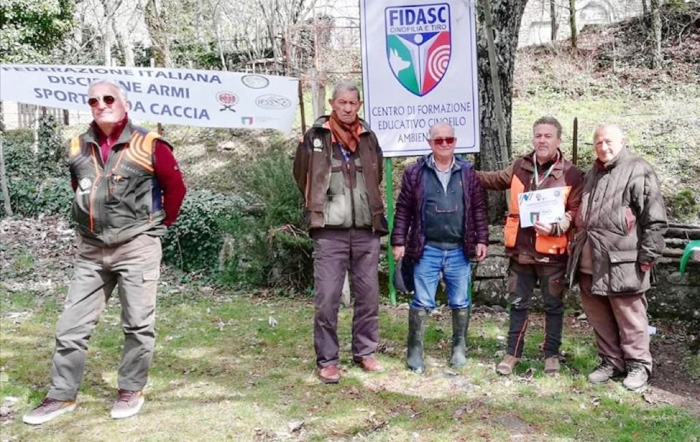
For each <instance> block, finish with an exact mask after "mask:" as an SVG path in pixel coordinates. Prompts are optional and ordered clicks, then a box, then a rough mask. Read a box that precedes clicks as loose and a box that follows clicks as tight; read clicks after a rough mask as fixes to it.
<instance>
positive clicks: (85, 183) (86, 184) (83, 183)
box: [78, 178, 92, 190]
mask: <svg viewBox="0 0 700 442" xmlns="http://www.w3.org/2000/svg"><path fill="white" fill-rule="evenodd" d="M78 185H79V186H80V190H88V189H89V188H90V186H91V185H92V181H90V178H83V179H81V180H80V182H79V183H78Z"/></svg>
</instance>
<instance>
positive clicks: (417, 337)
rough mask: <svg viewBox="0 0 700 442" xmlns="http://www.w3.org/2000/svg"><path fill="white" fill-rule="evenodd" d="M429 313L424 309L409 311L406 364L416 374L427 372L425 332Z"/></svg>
mask: <svg viewBox="0 0 700 442" xmlns="http://www.w3.org/2000/svg"><path fill="white" fill-rule="evenodd" d="M427 314H428V313H427V312H426V311H425V310H424V309H413V308H412V309H410V310H409V311H408V357H407V358H406V364H407V365H408V368H409V369H411V371H413V372H414V373H423V372H424V371H425V362H424V361H423V332H424V331H425V317H426V316H427Z"/></svg>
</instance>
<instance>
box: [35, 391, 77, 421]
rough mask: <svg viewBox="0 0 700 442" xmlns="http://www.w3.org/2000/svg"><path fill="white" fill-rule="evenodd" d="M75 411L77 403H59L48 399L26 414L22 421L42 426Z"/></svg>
mask: <svg viewBox="0 0 700 442" xmlns="http://www.w3.org/2000/svg"><path fill="white" fill-rule="evenodd" d="M73 410H75V401H59V400H58V399H51V398H50V397H47V398H44V400H43V401H42V402H41V404H39V406H38V407H36V408H35V409H33V410H32V411H30V412H29V413H27V414H25V415H24V417H23V418H22V421H23V422H24V423H25V424H29V425H41V424H43V423H46V422H48V421H50V420H51V419H53V418H55V417H58V416H60V415H62V414H65V413H69V412H71V411H73Z"/></svg>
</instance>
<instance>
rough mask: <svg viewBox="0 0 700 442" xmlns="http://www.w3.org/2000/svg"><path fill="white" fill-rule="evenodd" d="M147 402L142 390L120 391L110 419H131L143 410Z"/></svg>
mask: <svg viewBox="0 0 700 442" xmlns="http://www.w3.org/2000/svg"><path fill="white" fill-rule="evenodd" d="M145 401H146V398H145V397H144V396H143V391H141V390H119V397H118V398H117V400H116V402H114V405H113V406H112V411H111V412H110V414H109V415H110V417H111V418H112V419H124V418H127V417H131V416H133V415H135V414H136V413H138V412H139V411H140V410H141V406H142V405H143V403H144V402H145Z"/></svg>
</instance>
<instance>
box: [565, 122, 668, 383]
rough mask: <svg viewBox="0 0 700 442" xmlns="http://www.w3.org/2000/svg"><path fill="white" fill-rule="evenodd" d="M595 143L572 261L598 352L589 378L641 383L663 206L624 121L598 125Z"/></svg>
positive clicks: (647, 369) (646, 369) (647, 359)
mask: <svg viewBox="0 0 700 442" xmlns="http://www.w3.org/2000/svg"><path fill="white" fill-rule="evenodd" d="M593 144H594V146H595V152H596V155H597V156H598V159H597V160H596V161H595V163H594V164H593V168H592V169H591V170H590V171H589V172H588V173H587V174H586V177H585V181H584V187H583V200H582V203H581V208H580V210H579V212H578V215H577V216H576V218H575V225H576V236H575V240H574V248H573V252H572V254H571V260H570V261H571V262H570V263H569V264H570V265H569V272H570V277H571V278H570V279H571V280H573V277H574V276H578V280H579V286H580V287H581V303H582V304H583V309H584V311H585V312H586V316H587V317H588V321H589V322H590V323H591V325H592V326H593V329H594V330H595V334H596V343H597V345H598V354H599V355H600V358H601V363H600V365H599V366H598V367H597V368H596V370H595V371H593V372H592V373H591V374H590V375H589V376H588V380H589V381H590V382H591V383H596V384H597V383H603V382H607V381H608V380H610V379H611V378H613V377H616V376H621V375H623V374H625V373H626V374H627V377H626V378H625V380H624V381H623V385H624V386H625V387H626V388H628V389H629V390H632V391H641V390H643V389H644V388H645V387H646V385H647V381H648V380H649V376H650V375H651V367H652V360H651V353H650V352H649V332H648V330H647V326H648V324H647V314H646V313H647V300H646V297H645V296H644V293H645V292H646V291H647V290H648V289H649V287H650V285H651V283H650V279H651V277H650V270H651V268H652V266H653V265H654V263H655V262H656V261H657V259H658V258H659V257H660V256H661V254H662V252H663V250H664V239H663V235H664V233H665V232H666V229H667V228H668V224H667V221H666V209H665V207H664V201H663V198H662V196H661V190H660V187H659V182H658V180H657V178H656V174H654V170H653V169H652V167H651V165H649V163H647V162H646V161H644V160H643V159H641V158H638V157H635V156H632V155H630V153H629V151H628V150H627V142H626V140H625V136H624V134H623V133H622V130H620V128H619V127H617V126H614V125H604V126H600V127H598V129H596V131H595V133H594V136H593Z"/></svg>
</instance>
